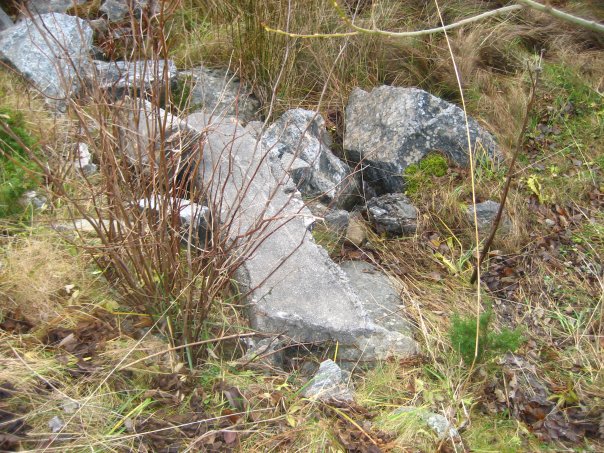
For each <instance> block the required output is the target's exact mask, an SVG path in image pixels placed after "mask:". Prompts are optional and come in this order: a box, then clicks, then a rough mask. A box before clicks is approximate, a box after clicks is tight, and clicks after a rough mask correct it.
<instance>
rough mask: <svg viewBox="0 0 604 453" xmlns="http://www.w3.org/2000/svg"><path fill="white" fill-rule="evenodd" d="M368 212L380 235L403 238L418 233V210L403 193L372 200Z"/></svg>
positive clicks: (369, 202)
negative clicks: (402, 236)
mask: <svg viewBox="0 0 604 453" xmlns="http://www.w3.org/2000/svg"><path fill="white" fill-rule="evenodd" d="M367 212H368V213H369V218H370V219H371V221H372V222H373V224H374V227H375V230H376V231H377V232H378V233H380V234H382V233H385V234H387V235H388V236H401V235H405V234H407V235H408V234H415V232H416V231H417V215H418V211H417V208H416V207H415V206H413V205H412V204H411V202H410V201H409V199H408V198H407V197H406V196H405V195H403V194H401V193H394V194H386V195H382V196H380V197H375V198H372V199H371V200H369V201H368V202H367Z"/></svg>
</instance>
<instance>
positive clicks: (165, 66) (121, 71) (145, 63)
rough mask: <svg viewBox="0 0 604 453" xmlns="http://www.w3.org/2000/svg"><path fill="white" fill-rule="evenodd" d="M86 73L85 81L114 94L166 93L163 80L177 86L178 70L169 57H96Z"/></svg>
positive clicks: (116, 96)
mask: <svg viewBox="0 0 604 453" xmlns="http://www.w3.org/2000/svg"><path fill="white" fill-rule="evenodd" d="M93 63H94V70H93V71H91V72H90V73H89V74H88V84H89V85H91V86H93V87H99V88H100V89H102V90H104V91H106V92H108V93H110V94H111V95H112V97H114V98H120V97H122V96H124V95H126V94H135V95H140V94H141V93H142V92H146V93H150V92H152V93H154V94H156V95H158V96H157V98H159V97H160V96H161V95H162V94H163V93H165V88H166V82H167V84H168V85H170V86H171V87H175V86H176V82H177V80H178V70H177V69H176V65H175V64H174V62H173V61H172V60H167V61H166V60H155V61H153V60H140V61H110V62H106V61H98V60H95V61H94V62H93Z"/></svg>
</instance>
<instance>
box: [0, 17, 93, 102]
mask: <svg viewBox="0 0 604 453" xmlns="http://www.w3.org/2000/svg"><path fill="white" fill-rule="evenodd" d="M91 48H92V28H90V26H89V25H88V24H87V23H86V21H84V20H82V19H79V18H77V17H73V16H67V15H65V14H58V13H50V14H42V15H39V16H34V18H33V19H25V20H23V21H21V22H19V23H18V24H16V25H15V26H13V27H11V28H9V29H7V30H4V31H3V32H2V33H0V59H2V60H3V61H5V62H7V63H9V64H10V65H12V66H14V67H15V68H16V69H17V70H18V71H19V72H21V74H23V75H24V76H25V77H27V78H28V79H30V80H31V81H32V82H33V83H34V84H35V85H36V86H37V88H38V89H39V90H40V91H41V92H42V93H44V94H45V95H46V96H47V97H48V99H49V101H50V102H51V103H55V104H56V105H57V107H58V108H59V109H60V110H63V109H64V108H65V103H66V101H67V99H68V98H69V97H70V96H74V95H77V94H78V92H79V91H80V88H81V86H80V77H81V76H82V75H83V74H84V73H85V72H86V70H87V67H88V64H89V53H90V50H91Z"/></svg>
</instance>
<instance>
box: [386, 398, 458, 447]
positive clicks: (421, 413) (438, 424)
mask: <svg viewBox="0 0 604 453" xmlns="http://www.w3.org/2000/svg"><path fill="white" fill-rule="evenodd" d="M392 415H393V416H409V417H417V418H419V419H420V420H422V421H424V422H425V423H426V425H428V426H429V427H430V428H431V429H432V430H433V431H434V432H435V434H436V435H437V436H438V438H439V439H440V440H445V439H450V440H453V441H454V442H456V441H458V440H459V431H458V430H457V429H456V428H455V427H454V426H453V425H452V424H451V423H449V421H448V420H447V418H446V417H444V416H442V415H440V414H436V413H434V412H430V411H428V410H426V409H423V408H416V407H413V406H402V407H399V408H398V409H396V410H395V411H394V412H393V413H392Z"/></svg>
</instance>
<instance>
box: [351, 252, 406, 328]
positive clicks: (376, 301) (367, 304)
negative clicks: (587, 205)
mask: <svg viewBox="0 0 604 453" xmlns="http://www.w3.org/2000/svg"><path fill="white" fill-rule="evenodd" d="M340 267H341V268H342V270H343V271H344V272H345V273H346V276H347V277H348V279H349V280H350V283H351V284H352V287H353V289H354V290H355V291H356V292H357V293H358V295H359V296H360V298H361V304H362V305H363V308H364V309H365V310H366V311H367V313H368V314H369V317H370V318H371V320H372V321H373V322H374V323H375V324H377V325H380V326H382V327H384V328H385V329H388V330H390V331H394V332H400V333H403V334H405V335H411V324H410V323H409V321H408V320H407V317H406V313H405V306H404V305H403V301H402V300H401V298H400V296H399V292H398V291H397V290H396V288H395V287H394V285H393V284H392V282H391V281H390V278H389V277H388V276H387V275H386V274H384V273H383V272H382V271H380V270H379V269H378V268H376V267H375V266H374V265H373V264H370V263H367V262H366V261H344V262H343V263H341V264H340Z"/></svg>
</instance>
